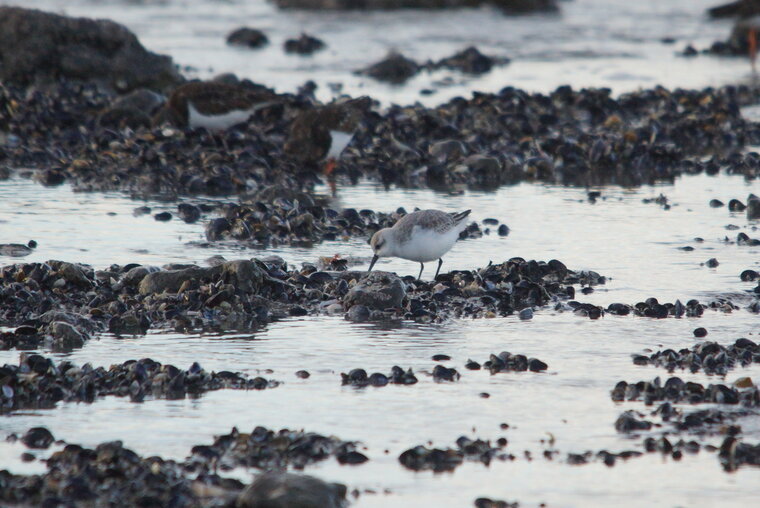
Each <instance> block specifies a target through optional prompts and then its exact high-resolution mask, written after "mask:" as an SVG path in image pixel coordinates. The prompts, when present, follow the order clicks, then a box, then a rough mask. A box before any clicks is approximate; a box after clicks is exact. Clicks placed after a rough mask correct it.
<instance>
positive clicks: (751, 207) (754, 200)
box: [747, 194, 760, 220]
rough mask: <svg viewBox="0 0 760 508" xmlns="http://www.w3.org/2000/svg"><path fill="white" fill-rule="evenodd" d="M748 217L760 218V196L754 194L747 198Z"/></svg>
mask: <svg viewBox="0 0 760 508" xmlns="http://www.w3.org/2000/svg"><path fill="white" fill-rule="evenodd" d="M747 219H749V220H754V219H760V198H759V197H757V196H755V195H754V194H750V195H749V197H748V198H747Z"/></svg>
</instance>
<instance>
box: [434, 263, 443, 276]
mask: <svg viewBox="0 0 760 508" xmlns="http://www.w3.org/2000/svg"><path fill="white" fill-rule="evenodd" d="M442 264H443V258H438V270H436V271H435V277H433V280H435V279H437V278H438V272H440V271H441V265H442Z"/></svg>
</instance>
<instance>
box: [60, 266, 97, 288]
mask: <svg viewBox="0 0 760 508" xmlns="http://www.w3.org/2000/svg"><path fill="white" fill-rule="evenodd" d="M58 274H59V275H61V277H63V279H64V280H65V281H66V282H68V283H69V284H73V285H75V286H79V287H81V288H90V287H92V286H93V284H92V281H91V280H90V279H88V278H87V276H86V275H85V273H84V269H83V268H82V266H81V265H75V264H73V263H62V264H61V266H60V267H59V268H58Z"/></svg>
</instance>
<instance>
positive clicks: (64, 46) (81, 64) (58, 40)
mask: <svg viewBox="0 0 760 508" xmlns="http://www.w3.org/2000/svg"><path fill="white" fill-rule="evenodd" d="M61 78H65V79H71V80H79V81H89V82H95V83H98V84H100V85H104V86H106V87H107V88H111V89H114V90H118V91H120V92H126V91H129V90H134V89H136V88H139V87H148V88H152V89H158V90H164V89H167V88H169V87H172V86H174V85H176V84H178V83H180V82H181V81H182V80H183V79H182V77H181V76H180V75H179V73H178V72H177V70H176V69H175V67H174V64H173V63H172V60H171V58H170V57H168V56H163V55H156V54H154V53H151V52H149V51H147V50H146V49H145V48H144V47H143V46H142V45H141V44H140V42H139V41H138V40H137V37H135V35H134V34H133V33H132V32H130V31H129V30H128V29H127V28H125V27H124V26H123V25H120V24H118V23H114V22H113V21H108V20H93V19H88V18H70V17H67V16H60V15H58V14H52V13H47V12H42V11H38V10H33V9H23V8H20V7H0V81H4V82H6V83H17V84H20V85H30V84H40V83H42V84H44V83H50V82H54V81H57V80H59V79H61Z"/></svg>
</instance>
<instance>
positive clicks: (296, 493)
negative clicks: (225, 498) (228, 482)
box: [235, 472, 346, 508]
mask: <svg viewBox="0 0 760 508" xmlns="http://www.w3.org/2000/svg"><path fill="white" fill-rule="evenodd" d="M345 498H346V486H345V485H341V484H339V483H326V482H324V481H322V480H320V479H319V478H315V477H313V476H307V475H299V474H293V473H274V472H272V473H263V474H261V475H259V476H257V477H256V480H254V482H253V483H252V484H251V485H249V486H248V487H247V488H246V489H245V490H244V491H243V492H242V493H241V494H240V495H239V496H238V498H237V500H236V502H235V506H236V507H237V508H341V506H343V502H344V500H345Z"/></svg>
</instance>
